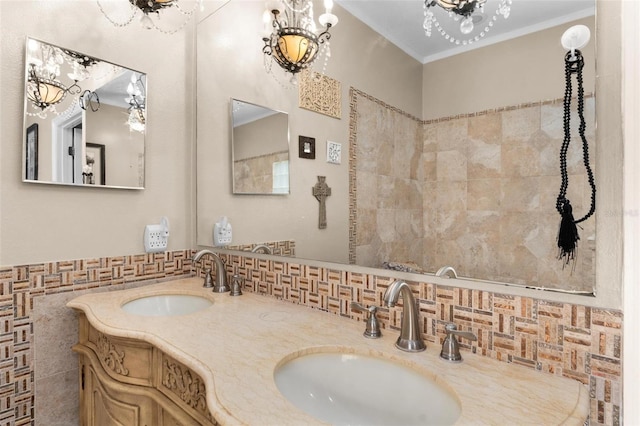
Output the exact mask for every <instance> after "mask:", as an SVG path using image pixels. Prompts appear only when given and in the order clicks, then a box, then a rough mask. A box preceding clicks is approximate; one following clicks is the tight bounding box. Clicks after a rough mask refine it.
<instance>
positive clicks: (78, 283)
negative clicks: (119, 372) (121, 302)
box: [0, 250, 192, 426]
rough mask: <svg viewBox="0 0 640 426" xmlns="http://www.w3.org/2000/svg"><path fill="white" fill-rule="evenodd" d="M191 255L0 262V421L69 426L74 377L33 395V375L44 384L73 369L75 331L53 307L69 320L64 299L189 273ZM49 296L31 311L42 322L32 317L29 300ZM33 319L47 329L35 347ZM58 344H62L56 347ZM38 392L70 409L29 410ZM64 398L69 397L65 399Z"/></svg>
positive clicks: (36, 301)
mask: <svg viewBox="0 0 640 426" xmlns="http://www.w3.org/2000/svg"><path fill="white" fill-rule="evenodd" d="M191 255H192V251H191V250H182V251H174V252H168V253H160V254H143V255H134V256H118V257H109V258H100V259H82V260H71V261H63V262H48V263H37V264H31V265H18V266H6V267H0V425H1V426H13V425H36V424H37V425H48V426H51V425H54V424H58V425H61V426H62V425H70V424H77V414H76V411H77V408H76V407H77V402H76V401H77V387H78V384H77V375H74V374H71V375H70V376H71V379H69V380H62V379H60V378H59V377H60V376H61V375H58V377H56V378H55V383H53V384H51V385H50V386H46V390H45V388H43V390H42V392H40V391H37V392H36V388H37V386H36V380H37V377H43V381H45V379H46V378H47V377H49V376H52V375H55V373H58V372H60V373H64V372H66V371H69V369H72V370H73V369H74V368H75V369H76V370H77V361H76V358H75V356H74V355H73V353H72V352H71V344H73V342H75V340H76V339H77V331H76V330H77V329H76V328H74V327H73V326H71V327H69V328H70V329H69V328H62V327H60V326H58V325H59V324H68V321H67V322H64V321H62V320H61V319H60V318H53V317H52V316H54V314H53V312H58V313H60V312H62V313H63V314H59V315H58V316H64V314H65V313H66V314H71V319H72V320H73V316H74V315H73V313H72V312H67V310H68V309H67V308H66V307H65V306H64V303H66V302H65V301H66V300H67V299H69V298H72V297H74V296H75V294H76V293H78V294H79V293H81V292H83V291H105V290H108V289H119V288H124V287H125V286H126V285H135V284H136V283H143V282H145V281H148V280H161V279H170V278H173V277H175V278H179V277H185V276H190V275H192V267H191ZM152 282H153V281H152ZM65 295H66V296H68V297H66V298H65V297H64V296H65ZM49 299H51V300H55V301H56V303H55V304H52V303H48V304H47V309H46V312H42V313H41V314H38V315H35V316H38V317H39V318H40V319H41V320H42V321H39V322H38V321H36V320H34V304H46V303H45V300H49ZM41 302H42V303H41ZM58 305H59V306H58ZM36 322H37V324H36ZM39 324H42V327H44V328H47V330H46V334H49V336H47V337H46V338H43V339H42V342H43V346H42V347H41V346H39V345H40V341H39V340H38V341H37V343H36V342H35V341H34V340H37V339H34V337H35V335H41V334H42V333H39V331H40V330H36V329H35V328H36V327H39V326H40V325H39ZM72 324H73V322H72ZM60 342H65V343H64V344H63V345H62V347H59V348H58V347H57V346H59V343H60ZM66 342H71V344H66ZM56 349H59V351H57V350H56ZM56 352H60V354H56ZM36 357H38V360H37V362H36ZM56 361H57V362H56ZM61 364H63V365H61ZM41 365H46V366H47V367H46V368H47V369H50V370H52V371H51V372H49V371H36V366H41ZM54 370H59V371H54ZM41 396H42V397H43V398H42V399H50V400H51V401H52V402H51V403H50V404H47V408H49V407H51V406H55V405H62V406H64V407H69V410H67V411H71V412H70V413H69V412H67V413H52V412H50V411H49V410H48V409H47V410H45V409H43V410H42V412H38V413H36V406H37V404H38V403H39V402H40V401H38V399H39V398H40V397H41ZM45 396H46V398H45ZM72 398H75V401H73V400H71V401H68V400H69V399H72ZM58 409H60V408H58ZM64 416H67V417H64ZM73 420H75V422H73Z"/></svg>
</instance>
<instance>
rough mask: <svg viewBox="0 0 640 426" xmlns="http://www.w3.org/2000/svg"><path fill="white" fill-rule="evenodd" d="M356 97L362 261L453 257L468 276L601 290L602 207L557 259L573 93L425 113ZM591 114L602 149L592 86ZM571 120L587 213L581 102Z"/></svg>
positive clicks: (579, 193) (429, 267) (432, 262)
mask: <svg viewBox="0 0 640 426" xmlns="http://www.w3.org/2000/svg"><path fill="white" fill-rule="evenodd" d="M351 97H352V98H351V99H352V101H351V108H352V110H354V111H352V114H351V138H350V139H351V143H352V145H353V148H352V149H353V151H354V156H353V158H352V161H353V162H354V164H355V166H354V167H353V170H352V173H351V179H354V180H355V181H356V185H355V186H354V191H353V192H352V194H351V197H352V198H355V201H354V206H355V209H356V214H354V215H352V216H351V217H352V220H354V221H355V222H356V224H355V233H356V236H355V242H354V247H353V249H352V251H354V252H355V259H352V261H354V263H357V264H359V265H367V266H375V267H380V266H381V265H383V262H400V263H407V264H415V269H418V270H421V269H422V270H426V271H429V272H435V271H436V270H437V269H438V268H439V267H441V266H444V265H451V266H453V267H454V268H455V269H456V271H457V272H458V274H459V275H460V276H468V277H474V278H480V279H485V280H491V281H499V282H509V283H518V284H526V285H531V286H540V287H547V288H549V287H553V288H563V289H566V290H573V291H585V292H589V291H591V290H592V289H593V287H594V283H595V273H594V266H595V263H594V255H595V253H594V251H595V216H593V217H591V218H589V219H588V220H587V221H585V222H582V223H581V224H580V226H581V229H580V236H581V241H580V243H579V251H578V256H577V261H576V263H575V265H569V266H566V265H564V264H563V262H560V261H559V260H557V254H558V249H557V245H556V236H557V232H558V226H559V223H560V216H559V215H558V213H557V212H556V210H555V204H556V197H557V194H558V190H559V188H560V163H559V152H560V146H561V144H562V139H563V136H564V133H563V105H562V100H556V101H548V102H539V103H535V104H526V105H520V106H515V107H506V108H501V109H498V110H491V111H482V112H478V113H475V114H467V115H464V116H456V117H445V118H442V119H438V120H431V121H428V122H420V121H418V120H417V119H415V118H414V117H411V116H409V115H407V114H406V113H403V112H402V111H399V110H397V109H396V108H393V107H391V106H389V105H387V104H385V103H384V102H382V101H379V100H377V99H375V98H373V97H371V96H369V95H367V94H365V93H362V92H360V91H357V90H355V89H352V92H351ZM574 107H575V102H574ZM574 109H575V108H574ZM584 115H585V120H586V133H585V136H586V139H587V140H588V141H589V152H591V153H594V152H595V150H594V146H595V98H594V97H593V96H591V95H589V96H587V98H586V99H585V114H584ZM571 123H572V135H573V139H572V143H571V145H570V148H569V151H568V156H567V163H568V171H569V182H570V184H569V188H568V194H567V197H568V198H569V200H570V201H571V203H572V206H573V208H574V212H575V216H576V219H578V218H579V217H581V216H582V215H584V214H585V213H586V212H587V211H588V210H589V203H590V195H591V192H590V187H589V185H588V181H587V177H586V173H585V169H584V166H583V164H582V148H581V147H582V142H581V140H580V138H579V135H578V133H577V127H578V123H579V120H578V117H577V113H576V111H573V115H572V117H571ZM416 127H418V128H419V129H418V130H416ZM417 140H419V142H418V141H417ZM418 144H419V145H418ZM399 148H401V149H400V154H395V153H394V152H395V151H396V150H398V149H399ZM389 162H391V163H392V167H390V166H388V165H387V164H388V163H389ZM590 163H591V167H592V168H593V167H594V164H593V163H594V161H593V156H591V157H590ZM596 175H597V171H596ZM409 178H412V179H413V180H408V179H409ZM352 211H353V206H352ZM574 266H575V268H574Z"/></svg>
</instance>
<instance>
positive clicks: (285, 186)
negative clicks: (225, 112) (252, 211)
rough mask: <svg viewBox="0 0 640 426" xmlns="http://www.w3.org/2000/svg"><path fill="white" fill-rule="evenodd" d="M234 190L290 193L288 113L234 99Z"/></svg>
mask: <svg viewBox="0 0 640 426" xmlns="http://www.w3.org/2000/svg"><path fill="white" fill-rule="evenodd" d="M230 109H231V155H232V161H231V163H232V164H231V166H232V167H231V168H232V173H233V193H234V194H280V195H282V194H288V193H289V116H288V114H286V113H284V112H280V111H276V110H273V109H271V108H267V107H264V106H260V105H256V104H252V103H249V102H244V101H241V100H238V99H231V102H230Z"/></svg>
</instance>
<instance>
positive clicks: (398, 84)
mask: <svg viewBox="0 0 640 426" xmlns="http://www.w3.org/2000/svg"><path fill="white" fill-rule="evenodd" d="M351 3H357V4H358V5H361V6H362V7H366V5H367V4H369V3H370V2H351ZM371 3H374V2H371ZM388 3H389V4H391V2H388ZM519 3H520V2H519ZM521 3H525V0H522V2H521ZM527 3H528V4H529V5H530V6H532V7H534V6H535V5H532V3H537V0H531V1H527ZM551 3H553V5H556V4H557V3H570V4H569V6H572V8H573V9H572V13H571V14H569V15H567V16H566V21H563V22H564V23H561V22H559V21H558V20H557V19H555V18H557V16H554V17H553V18H554V19H552V20H551V21H550V22H549V25H550V26H546V25H545V26H535V27H534V26H533V22H531V20H532V19H534V16H532V15H531V14H523V13H519V19H520V22H521V24H520V25H519V27H522V28H528V29H531V30H533V29H536V30H537V31H535V32H531V33H529V34H521V33H519V32H514V34H512V35H515V36H517V37H515V38H513V39H509V40H503V41H502V42H501V43H495V44H493V45H489V46H485V47H483V48H479V49H477V50H470V51H468V52H465V53H461V54H457V55H453V56H451V57H446V58H442V59H439V60H435V61H432V62H429V63H419V62H410V61H409V60H407V58H406V57H405V56H402V57H400V58H398V57H397V56H396V54H397V51H396V50H394V51H391V49H393V48H394V47H393V46H391V43H386V41H385V42H384V43H381V42H380V36H379V35H378V34H375V33H373V32H372V31H370V30H368V29H367V27H365V24H364V23H362V22H359V21H357V20H356V19H353V17H348V14H347V13H346V12H344V11H341V18H340V19H341V20H342V22H345V21H346V20H349V25H344V26H341V27H340V28H342V30H341V31H343V33H342V34H341V37H340V39H341V41H340V42H339V41H338V38H337V37H336V40H335V42H334V40H333V39H332V45H331V49H332V57H331V61H330V64H331V65H330V66H331V72H330V73H329V74H328V77H330V78H333V79H335V80H338V81H339V82H340V83H341V85H342V96H343V99H342V102H343V106H345V108H343V112H344V110H345V109H347V108H348V113H347V112H345V113H344V114H343V117H342V119H341V120H336V119H335V118H332V117H328V116H325V115H323V114H317V113H311V112H309V111H307V110H305V109H303V108H298V107H297V105H298V101H299V96H300V92H299V90H298V89H294V90H291V91H286V90H283V89H282V87H281V86H280V84H279V82H278V81H275V79H273V77H272V76H271V75H269V74H268V73H267V72H266V71H265V69H264V63H263V58H262V57H261V56H260V50H259V48H257V47H255V46H254V45H256V44H259V41H260V30H261V29H262V26H261V24H260V17H261V16H262V15H261V13H262V11H263V6H262V4H259V3H258V2H230V3H229V4H228V5H227V6H226V7H224V8H222V9H220V10H219V11H218V12H216V13H215V14H212V15H210V16H208V17H207V19H206V20H203V21H201V22H199V23H198V38H197V53H198V55H197V67H198V69H197V78H198V99H197V102H198V111H201V112H202V113H201V114H202V115H199V116H198V126H197V127H198V128H197V132H198V135H197V144H198V152H199V156H200V153H204V155H202V160H201V163H198V197H197V198H198V200H197V202H198V207H197V209H198V211H197V216H198V233H197V234H198V235H197V243H198V244H199V245H202V246H207V245H212V243H211V226H212V224H213V223H214V222H215V220H216V219H217V218H219V217H220V216H223V215H224V216H227V217H228V218H229V220H230V221H231V222H232V223H233V229H234V234H233V242H232V244H231V245H230V247H229V248H232V249H236V248H237V249H245V250H246V249H250V248H253V247H255V246H257V245H259V244H265V243H268V245H269V246H270V247H272V248H273V247H278V246H279V245H283V246H286V247H289V246H293V247H294V248H295V251H294V250H287V251H286V253H287V254H291V255H293V256H295V257H297V258H304V259H314V260H319V261H328V262H336V263H354V264H357V265H358V266H364V267H372V268H392V269H399V270H405V271H416V272H425V273H429V274H434V273H436V271H438V270H439V269H440V268H441V267H442V266H445V265H448V266H453V267H454V268H455V270H456V271H457V272H458V276H460V277H465V278H473V279H477V280H483V281H488V282H492V283H496V282H498V283H499V282H501V283H506V284H509V285H521V286H526V287H534V288H542V289H549V290H551V289H553V290H558V291H566V292H571V293H577V294H592V293H593V289H594V283H595V263H596V262H595V261H596V255H597V253H596V252H595V246H596V244H595V243H596V240H595V239H596V236H595V218H592V219H590V220H589V221H587V223H581V226H582V229H580V238H581V245H580V250H581V251H580V253H579V256H578V260H579V262H581V263H580V264H578V265H577V269H574V268H573V266H571V267H568V266H566V265H564V264H563V263H562V261H560V260H558V259H557V250H558V247H557V240H556V238H557V232H558V225H559V223H560V218H559V215H558V213H557V212H556V210H555V201H556V196H557V191H558V188H559V186H560V167H559V166H560V164H559V162H560V160H559V152H560V147H561V143H562V140H563V126H562V125H563V103H562V96H563V93H564V89H565V85H564V83H565V82H564V76H565V74H564V72H563V67H564V57H565V53H566V52H565V51H564V50H563V48H562V46H561V44H560V38H561V36H562V34H563V32H564V31H565V30H566V29H567V28H568V27H569V26H572V25H575V24H583V25H587V26H589V28H591V29H592V34H593V36H594V38H595V37H596V36H597V34H596V33H597V31H596V26H595V22H596V20H595V17H594V10H595V2H588V4H587V6H585V3H583V2H577V1H569V2H560V1H558V2H555V1H554V2H545V5H546V6H548V7H550V6H551ZM514 4H515V2H514ZM585 7H586V10H584V11H583V9H584V8H585ZM513 15H514V16H512V18H514V17H515V5H514V13H513ZM512 18H510V19H512ZM416 20H417V21H418V22H416V23H415V27H416V28H417V31H418V32H420V31H422V28H421V22H419V21H420V19H416ZM551 24H553V25H551ZM421 36H424V34H421ZM216 40H224V41H229V40H233V43H231V44H225V43H222V42H220V43H215V41H216ZM345 40H348V43H346V42H345ZM354 46H357V49H358V50H359V51H362V52H375V53H364V54H363V55H356V56H354V55H353V54H352V52H353V49H354V48H355V47H354ZM368 49H371V50H368ZM239 52H240V53H239ZM534 53H535V54H536V56H535V57H534V56H533V55H534ZM516 54H518V55H522V56H517V57H516ZM583 55H584V57H585V67H584V89H585V92H586V93H587V94H588V95H586V96H585V111H586V120H587V137H588V141H589V144H590V154H591V156H590V159H591V160H592V161H595V159H596V158H598V157H599V156H598V155H597V154H599V153H600V152H601V151H600V150H599V149H600V148H599V147H600V146H601V144H600V143H599V142H600V141H597V140H596V135H595V129H596V126H595V117H596V111H595V109H596V97H595V81H596V79H595V75H596V73H595V62H596V59H597V58H596V52H595V41H592V42H591V43H589V45H588V46H587V47H586V48H585V49H583ZM390 58H391V59H390ZM394 60H395V61H396V63H394V62H393V61H394ZM219 63H224V64H225V66H224V67H218V68H216V73H215V74H216V75H215V79H212V78H211V73H210V70H211V69H212V67H213V66H215V65H216V64H219ZM389 63H392V64H393V67H390V68H392V69H389V68H387V67H386V65H387V64H389ZM523 64H526V66H525V67H523ZM414 69H417V70H418V72H416V73H415V74H416V75H414V74H413V73H412V72H410V71H411V70H414ZM371 70H376V72H372V71H371ZM398 70H402V73H399V71H398ZM469 70H476V71H477V72H475V71H474V72H473V73H469ZM399 75H400V76H401V78H398V76H399ZM454 76H455V78H454ZM300 81H304V80H303V79H300ZM452 81H453V82H452ZM248 82H249V83H248ZM299 83H300V82H299ZM574 83H575V80H574ZM574 87H575V86H574ZM351 88H353V90H351ZM461 88H464V90H462V89H461ZM354 93H356V94H355V95H354ZM358 93H359V94H358ZM347 94H348V95H349V99H348V100H345V98H346V97H347ZM512 94H513V95H517V96H510V95H512ZM396 95H397V96H396ZM231 96H235V97H245V98H249V99H258V100H259V103H262V104H264V105H278V106H282V107H280V108H282V109H286V110H287V111H288V112H289V117H290V123H289V126H290V129H291V130H290V131H291V134H292V135H293V137H294V138H297V137H299V136H300V135H305V136H310V137H314V138H315V139H316V141H318V143H317V144H316V149H317V150H318V151H317V154H318V155H317V156H316V158H315V159H313V160H312V159H308V158H304V157H303V156H301V155H300V153H298V155H295V154H294V155H291V156H290V167H291V170H292V172H291V173H292V175H293V176H294V179H293V180H292V181H291V191H290V195H289V196H288V197H287V199H286V200H277V201H286V203H282V202H278V203H275V202H272V200H271V199H269V200H267V199H265V197H233V198H232V197H230V196H229V194H228V189H227V188H228V184H227V181H226V179H228V176H230V175H231V172H230V171H229V170H228V169H226V167H228V164H227V163H226V162H225V163H222V162H221V161H220V159H219V158H217V156H216V154H218V153H220V152H224V151H223V150H225V149H227V146H228V145H227V143H228V142H227V140H228V136H227V135H226V134H224V133H223V132H221V131H220V128H221V127H223V128H224V127H225V124H226V123H224V122H223V123H220V122H219V118H217V117H223V119H226V112H227V110H226V109H227V108H228V99H229V97H231ZM416 99H417V101H415V100H416ZM414 101H415V103H414ZM476 101H478V103H476ZM480 101H482V102H480ZM416 105H417V106H416ZM573 105H575V102H574V103H573ZM434 106H439V107H443V108H442V109H438V110H436V111H435V112H433V113H431V112H432V110H433V109H434V108H433V107H434ZM444 107H447V108H446V110H445V108H444ZM428 108H429V112H430V113H429V114H427V112H426V110H427V109H428ZM572 108H574V107H572ZM414 109H415V111H417V112H413V111H414ZM443 111H444V112H443ZM571 117H572V118H571V121H572V126H573V127H572V131H576V128H577V124H575V123H576V121H577V114H576V113H572V115H571ZM216 120H218V121H216ZM296 135H298V136H296ZM325 141H337V142H341V143H342V152H343V158H342V163H341V164H330V163H328V162H327V161H325V154H326V151H325V146H326V145H325ZM572 146H574V147H579V145H578V144H572ZM293 149H294V150H295V146H294V148H293ZM299 150H300V148H299ZM348 150H349V151H348ZM294 152H295V151H294ZM347 152H348V157H347V155H346V154H347ZM218 157H219V155H218ZM225 157H226V156H225ZM568 158H570V160H568V161H569V162H570V163H571V165H570V166H569V167H570V168H571V170H572V171H571V172H570V174H571V182H572V183H571V185H572V188H573V189H572V191H574V193H573V194H571V199H572V202H574V201H573V200H575V202H574V204H573V205H574V206H576V209H575V210H574V212H578V211H579V212H581V215H582V214H583V211H586V210H588V208H589V206H588V204H589V194H590V192H589V189H588V186H587V184H586V183H585V182H586V180H585V179H582V178H581V175H583V174H584V172H583V164H582V159H583V156H582V155H581V152H580V149H577V148H576V150H575V151H572V152H570V153H569V157H568ZM224 160H226V158H224ZM592 166H593V164H592ZM595 173H596V179H604V178H603V177H601V176H603V174H602V175H599V171H598V170H596V172H595ZM317 176H326V181H327V183H328V185H329V186H330V187H331V188H332V195H331V197H329V198H328V199H327V207H326V212H327V214H328V215H329V217H328V226H327V228H326V229H319V228H318V226H317V220H318V214H319V210H320V209H319V203H318V201H317V200H316V199H315V198H314V197H313V195H312V191H311V189H312V187H313V186H314V184H315V183H316V181H317ZM599 182H600V181H599ZM265 224H268V226H265ZM274 253H276V251H274ZM352 255H353V256H352ZM381 271H386V269H382V270H381ZM384 273H385V272H380V274H381V275H382V274H384Z"/></svg>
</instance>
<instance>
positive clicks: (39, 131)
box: [22, 38, 147, 189]
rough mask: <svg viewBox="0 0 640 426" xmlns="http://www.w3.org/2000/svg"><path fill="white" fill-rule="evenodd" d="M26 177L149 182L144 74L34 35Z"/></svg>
mask: <svg viewBox="0 0 640 426" xmlns="http://www.w3.org/2000/svg"><path fill="white" fill-rule="evenodd" d="M25 65H26V66H25V96H24V139H23V142H22V144H23V162H22V164H23V175H22V179H23V181H24V182H29V183H46V184H57V185H73V186H86V187H99V188H128V189H142V188H143V187H144V166H145V158H144V155H145V127H146V119H147V117H146V88H147V76H146V74H145V73H143V72H140V71H136V70H132V69H129V68H125V67H122V66H120V65H116V64H113V63H111V62H107V61H104V60H101V59H98V58H95V57H93V56H91V55H88V54H85V53H81V52H77V51H74V50H71V49H67V48H64V47H60V46H56V45H53V44H50V43H46V42H43V41H40V40H36V39H33V38H27V44H26V49H25Z"/></svg>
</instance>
